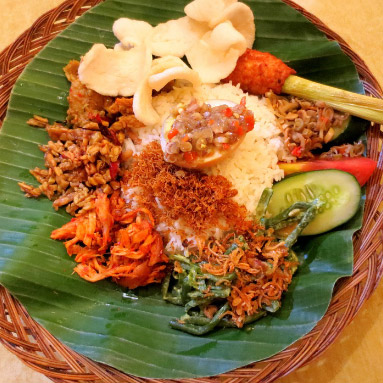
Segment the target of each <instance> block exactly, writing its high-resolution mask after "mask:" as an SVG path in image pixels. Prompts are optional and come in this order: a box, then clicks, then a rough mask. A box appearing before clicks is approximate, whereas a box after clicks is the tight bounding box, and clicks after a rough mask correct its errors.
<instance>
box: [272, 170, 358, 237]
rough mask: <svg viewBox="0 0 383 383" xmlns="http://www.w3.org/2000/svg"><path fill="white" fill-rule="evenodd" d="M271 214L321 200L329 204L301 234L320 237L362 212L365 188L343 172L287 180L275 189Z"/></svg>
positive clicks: (311, 173)
mask: <svg viewBox="0 0 383 383" xmlns="http://www.w3.org/2000/svg"><path fill="white" fill-rule="evenodd" d="M273 191H274V193H273V196H272V197H271V200H270V203H269V206H268V208H267V214H268V215H269V216H270V217H274V216H276V215H277V214H279V213H280V212H281V211H283V210H285V209H287V208H288V207H289V206H291V205H292V204H293V203H295V202H298V201H307V202H309V201H312V200H313V199H315V198H319V199H321V200H322V201H324V202H325V204H324V205H323V206H322V207H321V208H320V210H319V213H318V215H317V216H316V217H315V218H314V220H313V221H312V222H310V223H309V225H308V226H307V227H306V228H305V229H304V230H303V232H302V234H301V235H313V234H320V233H324V232H326V231H329V230H331V229H333V228H334V227H337V226H339V225H341V224H342V223H345V222H346V221H348V220H349V219H350V218H351V217H352V216H353V215H354V214H355V213H356V211H357V210H358V207H359V202H360V198H361V188H360V185H359V183H358V181H357V179H356V178H355V177H354V176H353V175H352V174H350V173H347V172H344V171H342V170H335V169H330V170H316V171H311V172H305V173H299V174H296V175H293V176H291V177H288V178H285V179H284V180H282V181H280V182H278V183H277V184H275V185H274V186H273Z"/></svg>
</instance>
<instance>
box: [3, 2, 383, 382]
mask: <svg viewBox="0 0 383 383" xmlns="http://www.w3.org/2000/svg"><path fill="white" fill-rule="evenodd" d="M101 1H102V0H67V1H65V2H64V3H63V4H62V5H60V6H59V7H57V8H55V9H53V10H52V11H50V12H48V13H46V14H45V15H43V16H41V17H40V18H39V19H38V20H37V21H36V22H35V23H34V24H33V26H32V27H31V28H30V29H28V30H27V31H26V32H24V33H23V34H22V35H21V36H20V37H19V38H18V39H17V40H16V41H15V42H14V43H13V44H12V45H10V46H9V47H8V48H7V49H6V50H4V51H3V52H2V53H1V54H0V121H2V120H3V119H4V117H5V113H6V108H7V104H8V101H9V96H10V93H11V89H12V87H13V85H14V83H15V81H16V79H17V78H18V76H19V75H20V74H21V72H22V70H23V69H24V67H25V66H26V65H27V64H28V62H29V61H30V60H31V59H32V58H33V57H34V56H35V55H36V53H38V52H39V51H40V50H41V49H42V48H43V47H44V46H45V45H46V44H47V43H48V42H49V41H50V40H51V39H52V38H54V37H55V36H56V35H57V34H58V33H59V32H60V31H62V30H63V29H64V28H65V27H67V26H68V25H69V24H70V23H71V22H73V21H74V20H75V18H76V17H78V16H80V15H82V14H83V13H84V12H85V11H86V10H88V9H89V8H91V7H92V6H95V5H96V4H98V3H100V2H101ZM284 1H285V3H287V4H288V5H290V6H292V7H293V8H295V9H297V10H298V11H300V12H301V13H303V14H304V16H306V17H307V18H308V19H309V20H310V21H311V22H312V23H314V24H315V25H316V26H317V28H318V29H320V30H321V31H323V32H324V33H326V34H327V36H328V37H329V38H331V39H335V40H337V41H338V42H339V44H340V46H341V48H342V49H343V51H344V52H345V53H346V54H348V55H349V56H350V58H351V59H352V61H353V62H354V64H355V65H356V68H357V70H358V72H359V74H360V76H361V79H362V81H363V85H364V88H365V90H366V93H367V94H372V95H374V96H375V97H380V98H381V97H382V95H383V92H382V89H381V88H380V86H379V84H378V82H377V80H376V79H375V78H374V76H373V75H372V74H371V72H370V71H369V70H368V68H367V67H366V65H365V63H364V62H363V61H362V60H361V58H360V57H359V56H358V55H356V54H355V53H354V52H353V51H352V50H351V49H350V47H349V46H347V44H346V43H345V42H344V41H343V40H342V39H341V38H340V37H339V36H338V35H336V34H335V33H333V32H332V31H330V30H329V29H328V28H327V27H326V26H325V25H324V24H323V23H321V22H320V20H318V19H317V18H316V17H314V16H313V15H311V14H309V13H307V12H306V11H304V10H303V9H302V8H300V7H298V6H297V5H295V4H294V3H292V2H291V1H290V0H284ZM379 134H380V126H379V125H374V126H372V127H371V129H370V130H369V132H368V152H369V157H371V158H373V159H375V160H377V161H378V168H377V170H376V171H375V173H374V175H373V177H372V178H371V180H370V182H369V184H368V186H367V200H366V210H365V217H364V225H363V228H362V230H361V231H360V232H358V233H357V234H356V236H355V237H354V246H355V258H354V259H355V262H354V273H353V275H352V277H350V278H344V279H342V280H341V281H339V282H338V283H337V284H336V287H335V290H334V295H333V299H332V301H331V305H330V307H329V309H328V311H327V313H326V315H325V316H324V318H323V319H322V320H321V321H320V322H319V323H318V325H317V326H316V327H315V328H314V329H313V330H312V331H311V332H310V333H309V334H307V335H306V336H304V337H303V338H302V339H300V340H299V341H298V342H296V343H294V344H293V345H292V346H290V347H288V348H287V349H286V350H284V351H282V352H280V353H278V354H277V355H275V356H273V357H271V358H268V359H266V360H265V361H262V362H257V363H254V364H252V365H249V366H247V367H244V368H239V369H237V370H234V371H232V372H229V373H225V374H222V375H220V376H219V377H215V378H205V379H185V380H183V382H185V383H186V382H217V383H218V382H221V383H245V382H252V383H256V382H262V383H269V382H272V381H274V380H275V379H277V378H278V377H281V376H283V375H286V374H287V373H289V372H291V371H293V370H295V369H296V368H298V367H300V366H302V365H303V364H305V363H307V362H308V361H310V360H312V359H313V358H315V357H317V356H318V355H320V354H321V353H322V352H323V351H324V350H325V349H326V348H327V347H328V346H329V345H330V344H331V343H332V342H333V341H334V339H335V338H336V336H337V335H338V334H339V333H340V332H341V331H342V329H343V328H344V327H345V326H346V325H347V324H348V323H349V322H350V321H351V320H352V318H353V317H354V316H355V314H356V313H357V312H358V310H359V309H360V307H361V305H362V304H363V302H364V301H365V300H366V299H367V298H368V297H369V296H370V295H371V293H372V292H373V291H374V289H375V288H376V286H377V284H378V282H379V280H380V278H381V276H382V272H383V255H382V253H381V244H382V226H383V225H382V223H383V214H381V213H379V212H378V207H379V204H380V201H382V200H383V188H381V187H380V180H381V177H382V165H383V155H382V154H381V153H380V151H379V150H380V147H381V141H380V136H379ZM370 185H373V186H370ZM0 341H1V343H2V344H3V345H4V346H5V347H6V348H7V349H8V350H9V351H11V352H12V353H14V354H15V355H17V356H18V357H19V358H20V359H21V360H22V361H23V362H24V363H25V364H27V365H28V366H29V367H31V368H33V369H34V370H36V371H38V372H40V373H42V374H44V375H46V376H47V377H49V378H50V379H51V380H53V381H54V382H60V383H63V382H80V381H84V382H100V381H102V382H107V383H117V382H118V383H124V382H132V383H133V382H135V383H136V382H137V383H139V382H140V383H144V382H145V383H149V382H165V381H164V380H152V379H142V378H136V377H132V376H129V375H126V374H123V373H121V372H119V371H117V370H115V369H113V368H111V367H108V366H105V365H103V364H99V363H96V362H93V361H91V360H89V359H88V358H85V357H83V356H81V355H79V354H77V353H76V352H74V351H72V350H71V349H69V348H68V347H66V346H64V345H63V344H61V343H60V342H59V341H58V340H57V339H55V338H54V337H53V336H52V335H51V334H50V333H49V332H48V331H47V330H45V329H44V328H42V327H41V326H40V325H38V324H37V323H36V322H35V321H34V320H33V319H32V318H31V317H30V316H29V315H28V313H27V312H26V310H25V309H24V307H23V306H22V305H21V304H20V303H19V302H18V301H17V300H16V299H14V298H13V297H12V296H11V295H10V294H9V292H8V291H7V290H6V289H5V288H3V287H1V286H0ZM168 382H169V381H168ZM173 382H175V381H173Z"/></svg>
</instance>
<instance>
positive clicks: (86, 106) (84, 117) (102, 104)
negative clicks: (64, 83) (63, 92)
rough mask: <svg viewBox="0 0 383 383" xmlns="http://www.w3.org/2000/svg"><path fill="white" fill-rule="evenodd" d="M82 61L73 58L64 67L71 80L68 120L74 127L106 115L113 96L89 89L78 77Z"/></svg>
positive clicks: (82, 125)
mask: <svg viewBox="0 0 383 383" xmlns="http://www.w3.org/2000/svg"><path fill="white" fill-rule="evenodd" d="M79 65H80V63H79V62H78V61H76V60H71V61H70V62H69V64H68V65H67V66H66V67H65V68H64V72H65V75H66V77H67V79H68V80H69V81H70V82H71V87H70V89H69V96H68V102H69V108H68V111H67V121H68V123H70V124H71V125H73V126H74V127H84V126H85V125H86V124H88V123H90V122H93V123H94V122H95V121H94V118H95V116H100V117H104V116H105V109H107V108H108V107H109V106H110V105H111V104H112V103H113V99H112V98H111V97H107V96H102V95H101V94H99V93H97V92H94V91H93V90H90V89H88V88H87V87H86V86H85V85H83V84H82V83H81V82H80V80H79V78H78V74H77V72H78V66H79Z"/></svg>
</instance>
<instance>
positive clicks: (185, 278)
mask: <svg viewBox="0 0 383 383" xmlns="http://www.w3.org/2000/svg"><path fill="white" fill-rule="evenodd" d="M272 193H273V191H272V189H265V190H264V192H263V194H262V197H261V200H260V203H259V205H258V207H257V209H256V211H257V217H256V220H255V224H257V223H258V221H259V222H260V224H261V226H259V227H256V228H255V230H251V229H250V230H248V231H246V233H245V234H244V235H245V236H246V237H247V238H245V237H244V236H243V235H236V234H235V233H233V236H232V238H231V239H230V241H229V242H228V243H226V244H225V245H226V246H224V249H220V246H218V248H217V249H214V250H212V251H211V255H215V254H216V252H219V251H223V254H222V255H221V257H217V259H215V262H218V263H219V262H220V261H221V260H226V261H225V262H232V264H231V266H232V267H231V269H230V270H229V271H224V272H220V273H219V274H218V275H217V274H216V275H214V274H211V273H209V271H206V270H204V269H205V268H207V266H209V267H210V266H211V265H210V257H207V259H206V258H205V259H204V260H202V261H201V260H198V258H199V257H198V255H197V254H187V256H184V255H170V256H169V258H170V260H171V261H172V264H173V265H172V267H173V271H172V272H171V274H168V275H167V277H166V278H165V280H164V282H163V284H162V297H163V299H164V300H165V301H168V302H170V303H172V304H176V305H180V306H184V307H185V314H184V315H182V316H181V317H180V318H179V319H178V320H171V321H170V326H171V327H172V328H174V329H177V330H181V331H184V332H187V333H189V334H192V335H205V334H207V333H208V332H210V331H212V330H214V329H215V328H217V327H234V328H235V327H242V326H243V325H246V324H249V323H252V322H254V321H255V320H257V319H260V318H262V317H263V316H265V315H266V314H267V313H268V312H271V313H275V312H276V311H278V310H279V308H280V307H281V299H282V292H281V291H279V294H278V295H277V296H275V295H274V293H275V289H278V288H279V289H283V290H287V288H288V285H289V284H290V283H291V278H292V276H293V274H294V273H295V272H296V270H297V268H298V265H299V261H298V258H297V256H296V254H295V252H294V251H293V250H292V246H293V245H294V243H295V242H296V241H297V239H298V236H299V235H300V233H301V232H302V230H304V228H305V227H306V226H307V225H308V224H309V223H310V222H311V221H312V220H313V219H315V217H316V216H317V214H318V213H319V211H320V209H321V207H322V206H323V202H320V201H319V199H314V200H313V201H311V202H297V203H294V204H293V205H291V206H290V207H288V208H287V209H286V210H284V211H283V212H282V213H281V214H279V215H278V216H276V217H275V218H274V219H265V218H264V217H263V216H259V213H260V212H264V211H266V210H267V204H268V202H269V201H270V196H271V195H272ZM291 224H296V227H295V228H294V230H292V231H291V232H290V233H289V234H288V235H287V237H285V238H284V237H281V236H279V239H278V240H276V238H274V236H273V233H274V232H278V230H280V229H282V228H284V227H286V226H288V225H291ZM263 238H266V239H267V240H266V241H264V242H262V239H263ZM258 239H259V240H258ZM257 240H258V242H257ZM247 241H250V242H252V243H253V242H255V243H256V245H255V246H251V245H250V243H248V242H247ZM269 241H271V244H272V247H273V248H278V247H279V245H281V247H283V248H284V249H285V253H284V255H285V256H284V257H283V256H282V257H281V258H282V261H281V258H279V259H277V262H278V263H276V264H275V259H273V258H272V255H273V254H272V252H269V250H268V246H269V245H270V242H269ZM260 247H262V248H263V249H264V251H263V250H259V251H258V252H257V251H254V250H256V249H257V248H260ZM208 250H210V247H209V246H207V249H206V250H204V251H208ZM234 253H236V254H235V255H234ZM270 253H271V257H270ZM237 254H239V256H240V257H241V258H240V259H242V258H245V259H247V262H249V263H251V264H252V266H253V267H252V268H251V269H244V266H243V263H242V264H241V263H237V264H235V263H234V262H233V260H232V257H231V256H232V255H233V258H236V257H238V256H237ZM283 258H284V259H283ZM249 259H250V260H249ZM213 264H214V261H213ZM216 266H217V267H218V268H219V266H220V265H219V264H216ZM212 270H214V267H212ZM286 276H287V283H285V284H282V286H280V283H281V280H282V281H283V277H286ZM281 277H282V279H281ZM241 278H246V279H248V278H250V279H251V281H252V283H250V284H248V285H247V287H248V289H247V291H248V293H251V294H249V295H250V297H251V298H250V299H249V300H250V301H246V298H247V297H244V294H243V292H242V293H240V294H238V295H237V296H236V297H235V298H234V299H233V297H232V289H234V290H235V289H236V290H237V291H239V290H238V287H240V286H241V283H242V282H241V281H240V279H241ZM237 279H238V281H237ZM278 279H279V284H278V283H276V281H278ZM237 282H238V284H237ZM265 282H266V283H265ZM285 282H286V281H285ZM267 285H270V286H271V285H272V287H273V289H274V291H273V292H272V294H271V296H269V297H268V299H263V297H262V295H263V294H266V291H267V290H265V289H266V286H267ZM263 291H264V292H263ZM230 298H231V302H230V301H229V300H230ZM235 300H238V302H241V303H240V304H241V305H242V306H244V307H246V309H245V310H246V315H245V316H244V317H243V318H238V315H235V314H234V313H233V312H232V311H230V306H234V301H235ZM259 302H262V303H259ZM230 303H231V305H230ZM238 305H239V304H238ZM238 305H236V306H238ZM254 305H255V307H256V309H254ZM257 306H258V307H257ZM211 309H213V311H212V312H210V311H211ZM209 314H210V315H209ZM228 314H229V315H228ZM230 315H231V318H230Z"/></svg>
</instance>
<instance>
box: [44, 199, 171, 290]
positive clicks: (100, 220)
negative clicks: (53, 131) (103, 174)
mask: <svg viewBox="0 0 383 383" xmlns="http://www.w3.org/2000/svg"><path fill="white" fill-rule="evenodd" d="M119 194H120V193H119V192H115V193H113V195H112V196H111V197H110V198H108V196H107V195H106V194H104V193H102V192H97V197H96V199H95V201H94V202H93V204H92V209H90V210H89V211H88V212H86V213H84V214H82V215H80V216H78V217H76V218H73V219H72V220H71V221H70V222H68V223H67V224H65V225H64V226H63V227H61V228H59V229H56V230H54V231H53V232H52V234H51V238H53V239H61V240H67V241H66V242H65V243H64V245H65V248H66V250H67V252H68V254H69V255H76V257H75V261H76V262H78V265H77V266H76V267H75V268H74V271H75V272H76V273H77V274H78V275H79V276H80V277H81V278H84V279H85V280H87V281H89V282H97V281H100V280H102V279H105V278H109V277H112V278H113V281H114V282H116V283H118V284H120V285H122V286H125V287H128V288H129V289H134V288H136V287H138V286H145V285H147V284H149V283H159V282H161V281H162V279H163V277H164V276H165V268H166V263H167V262H168V257H167V256H166V255H165V254H164V251H163V244H162V239H161V236H160V235H159V234H158V233H157V232H156V231H155V230H154V219H153V216H152V214H151V213H150V212H149V211H148V210H147V209H136V210H134V211H128V210H127V209H126V207H125V202H124V201H123V199H122V198H121V197H120V196H119ZM109 254H110V255H109Z"/></svg>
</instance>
